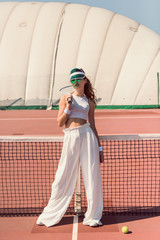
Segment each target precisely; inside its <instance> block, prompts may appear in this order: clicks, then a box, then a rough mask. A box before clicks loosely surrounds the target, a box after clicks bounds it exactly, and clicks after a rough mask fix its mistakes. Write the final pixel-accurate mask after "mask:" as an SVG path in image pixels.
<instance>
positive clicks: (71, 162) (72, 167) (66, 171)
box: [37, 133, 80, 227]
mask: <svg viewBox="0 0 160 240" xmlns="http://www.w3.org/2000/svg"><path fill="white" fill-rule="evenodd" d="M79 145H80V144H79V136H78V135H77V134H73V133H72V134H68V133H67V134H65V136H64V145H63V150H62V155H61V159H60V162H59V165H58V169H57V172H56V176H55V180H54V182H53V184H52V193H51V197H50V200H49V202H48V205H47V206H46V207H45V208H44V210H43V212H42V214H41V215H40V216H39V218H38V220H37V224H38V225H46V226H47V227H50V226H53V225H55V224H57V223H58V222H60V220H61V219H62V217H63V216H64V214H65V212H66V210H67V208H68V206H69V203H70V201H71V199H72V195H73V191H74V188H75V184H76V180H77V174H78V166H79V150H80V147H79Z"/></svg>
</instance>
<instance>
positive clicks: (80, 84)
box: [71, 78, 86, 89]
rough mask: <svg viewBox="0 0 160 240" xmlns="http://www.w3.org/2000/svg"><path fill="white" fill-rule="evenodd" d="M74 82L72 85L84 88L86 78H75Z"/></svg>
mask: <svg viewBox="0 0 160 240" xmlns="http://www.w3.org/2000/svg"><path fill="white" fill-rule="evenodd" d="M71 83H72V86H73V87H74V88H75V89H77V88H82V87H84V85H85V84H86V79H85V78H84V79H78V78H75V79H73V80H72V81H71Z"/></svg>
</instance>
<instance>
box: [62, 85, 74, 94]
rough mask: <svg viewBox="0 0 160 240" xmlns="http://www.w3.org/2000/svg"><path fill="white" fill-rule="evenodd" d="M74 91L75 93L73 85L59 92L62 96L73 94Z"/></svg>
mask: <svg viewBox="0 0 160 240" xmlns="http://www.w3.org/2000/svg"><path fill="white" fill-rule="evenodd" d="M73 91H74V88H73V86H72V85H68V86H65V87H62V88H60V89H59V92H60V93H61V94H72V93H73Z"/></svg>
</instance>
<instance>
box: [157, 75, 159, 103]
mask: <svg viewBox="0 0 160 240" xmlns="http://www.w3.org/2000/svg"><path fill="white" fill-rule="evenodd" d="M157 94H158V107H159V72H157Z"/></svg>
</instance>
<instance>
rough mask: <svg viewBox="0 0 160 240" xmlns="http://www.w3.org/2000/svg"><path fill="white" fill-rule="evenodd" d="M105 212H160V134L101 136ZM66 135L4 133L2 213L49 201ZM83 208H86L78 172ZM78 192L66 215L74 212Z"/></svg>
mask: <svg viewBox="0 0 160 240" xmlns="http://www.w3.org/2000/svg"><path fill="white" fill-rule="evenodd" d="M100 141H101V144H102V146H103V151H104V157H105V162H104V163H103V164H101V176H102V184H103V198H104V214H114V213H137V214H139V213H156V214H159V213H160V136H158V135H154V136H149V135H143V136H142V135H125V136H124V135H118V136H101V137H100ZM62 146H63V138H59V137H58V138H57V137H42V138H41V137H28V138H25V137H1V139H0V215H3V216H5V215H38V214H40V213H41V212H42V210H43V208H44V207H45V206H46V204H47V202H48V200H49V198H50V194H51V185H52V182H53V181H54V176H55V173H56V170H57V167H58V163H59V159H60V156H61V151H62ZM79 183H80V189H79V192H78V195H79V198H78V200H77V201H78V203H77V204H78V205H79V211H80V212H82V213H84V212H85V211H86V209H87V200H86V195H85V189H84V184H83V179H82V173H81V172H80V182H79ZM75 199H76V191H75V193H74V195H73V198H72V200H71V202H70V205H69V207H68V209H67V212H66V214H73V213H74V212H75Z"/></svg>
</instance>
